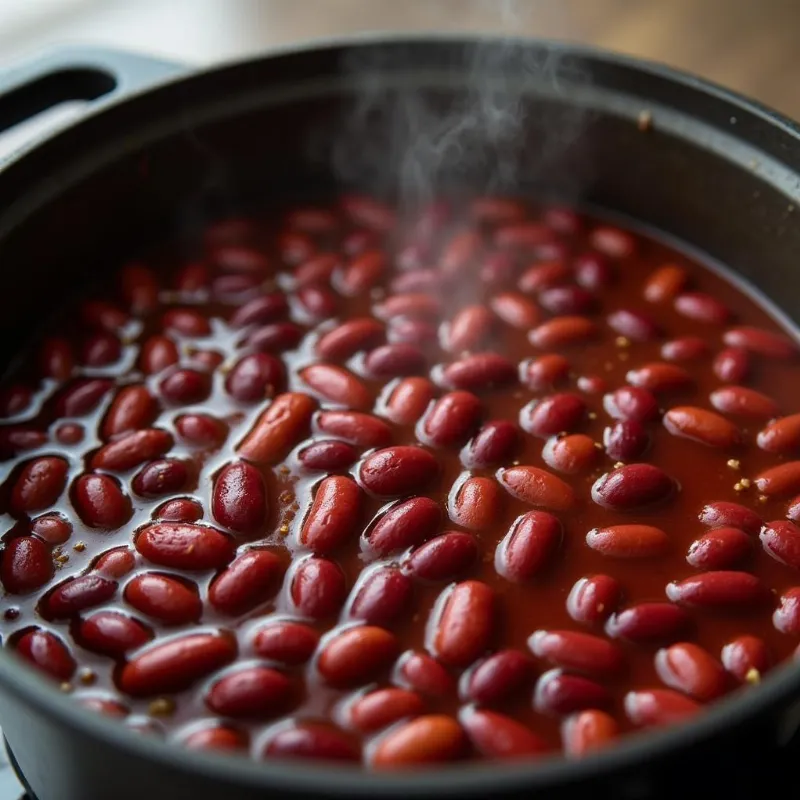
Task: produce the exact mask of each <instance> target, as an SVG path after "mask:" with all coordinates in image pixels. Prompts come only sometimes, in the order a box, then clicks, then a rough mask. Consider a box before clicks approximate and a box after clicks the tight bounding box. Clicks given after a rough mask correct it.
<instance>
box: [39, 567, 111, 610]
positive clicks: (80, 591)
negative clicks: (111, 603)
mask: <svg viewBox="0 0 800 800" xmlns="http://www.w3.org/2000/svg"><path fill="white" fill-rule="evenodd" d="M116 591H117V582H116V581H111V580H108V578H103V577H101V576H100V575H95V574H92V573H89V574H88V575H81V576H80V577H78V578H70V579H69V580H67V581H64V583H62V584H60V585H59V586H57V587H56V588H55V589H54V590H53V592H52V593H51V594H50V595H49V596H48V597H47V599H46V600H45V602H44V607H43V608H42V612H43V613H44V614H45V615H46V616H48V617H50V618H51V619H66V618H67V617H71V616H73V615H75V614H77V613H79V612H80V611H83V610H84V609H86V608H92V607H93V606H97V605H100V604H101V603H105V602H106V601H107V600H110V599H111V598H112V597H113V596H114V594H116Z"/></svg>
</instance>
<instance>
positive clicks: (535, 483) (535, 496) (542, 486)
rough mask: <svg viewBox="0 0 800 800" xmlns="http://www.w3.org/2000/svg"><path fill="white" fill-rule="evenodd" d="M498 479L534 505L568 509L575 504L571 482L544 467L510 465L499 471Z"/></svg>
mask: <svg viewBox="0 0 800 800" xmlns="http://www.w3.org/2000/svg"><path fill="white" fill-rule="evenodd" d="M497 479H498V480H499V481H500V484H501V485H502V486H503V487H504V488H505V489H506V491H507V492H508V493H509V494H510V495H511V496H512V497H516V498H517V499H518V500H522V501H523V502H525V503H529V504H530V505H532V506H541V507H543V508H549V509H551V510H553V511H566V510H568V509H570V508H572V507H573V505H574V504H575V493H574V492H573V491H572V487H570V486H569V484H567V483H564V481H562V480H561V478H558V477H556V476H555V475H553V473H552V472H548V471H547V470H544V469H539V468H538V467H531V466H520V467H509V468H507V469H501V470H499V471H498V474H497Z"/></svg>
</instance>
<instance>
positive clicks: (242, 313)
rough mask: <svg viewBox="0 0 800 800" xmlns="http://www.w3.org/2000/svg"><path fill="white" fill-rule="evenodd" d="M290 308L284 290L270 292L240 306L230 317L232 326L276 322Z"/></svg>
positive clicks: (238, 326) (240, 326)
mask: <svg viewBox="0 0 800 800" xmlns="http://www.w3.org/2000/svg"><path fill="white" fill-rule="evenodd" d="M288 310H289V304H288V302H287V301H286V295H284V294H283V292H270V293H269V294H262V295H260V296H259V297H254V298H253V299H252V300H248V301H247V302H246V303H244V305H241V306H239V308H237V309H236V312H235V313H234V314H233V316H232V317H231V319H230V323H229V324H230V326H231V327H232V328H244V327H246V326H248V325H264V324H266V323H268V322H275V321H276V320H278V319H280V317H282V316H283V315H284V314H285V313H286V312H287V311H288Z"/></svg>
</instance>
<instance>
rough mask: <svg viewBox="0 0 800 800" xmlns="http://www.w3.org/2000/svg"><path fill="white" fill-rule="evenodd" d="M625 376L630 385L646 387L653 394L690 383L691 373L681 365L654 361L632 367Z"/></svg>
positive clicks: (677, 389)
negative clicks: (636, 367) (635, 367)
mask: <svg viewBox="0 0 800 800" xmlns="http://www.w3.org/2000/svg"><path fill="white" fill-rule="evenodd" d="M625 378H626V380H627V381H628V383H630V384H631V385H632V386H637V387H640V388H642V389H648V390H649V391H651V392H653V393H654V394H659V393H660V392H676V391H679V390H681V389H685V388H686V387H687V386H689V385H691V383H692V377H691V375H689V373H688V372H687V371H686V370H685V369H684V368H683V367H679V366H678V365H677V364H669V363H667V362H664V361H654V362H653V363H651V364H645V365H644V366H643V367H639V368H638V369H632V370H630V371H629V372H628V374H627V375H626V376H625Z"/></svg>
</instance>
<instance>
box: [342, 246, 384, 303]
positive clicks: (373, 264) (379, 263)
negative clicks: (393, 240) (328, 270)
mask: <svg viewBox="0 0 800 800" xmlns="http://www.w3.org/2000/svg"><path fill="white" fill-rule="evenodd" d="M385 271H386V256H385V254H384V253H383V252H382V251H380V250H366V251H364V252H363V253H359V254H358V255H357V256H354V257H353V259H352V260H351V261H350V263H349V264H347V266H346V267H344V268H343V269H342V270H340V271H337V272H335V273H334V275H333V277H334V284H335V286H336V289H337V291H338V292H339V293H340V294H343V295H345V297H357V296H358V295H362V294H364V293H365V292H368V291H369V290H370V289H371V288H372V287H373V286H374V285H375V284H376V283H377V282H378V281H379V280H380V279H381V277H382V275H383V273H384V272H385Z"/></svg>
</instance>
